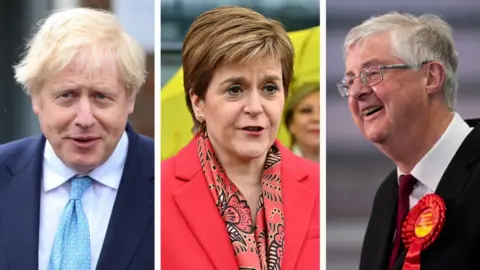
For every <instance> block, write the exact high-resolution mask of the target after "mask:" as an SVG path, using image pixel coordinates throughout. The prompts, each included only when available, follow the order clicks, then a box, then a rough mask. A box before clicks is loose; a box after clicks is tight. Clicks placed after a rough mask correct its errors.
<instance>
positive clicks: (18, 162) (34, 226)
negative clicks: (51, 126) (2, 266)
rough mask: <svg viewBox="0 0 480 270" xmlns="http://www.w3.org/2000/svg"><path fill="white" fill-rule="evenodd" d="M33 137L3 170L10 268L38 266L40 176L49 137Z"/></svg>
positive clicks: (2, 200)
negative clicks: (5, 183)
mask: <svg viewBox="0 0 480 270" xmlns="http://www.w3.org/2000/svg"><path fill="white" fill-rule="evenodd" d="M30 140H33V143H31V144H30V146H28V147H27V148H26V149H24V150H23V151H20V152H18V153H16V154H15V155H16V156H11V157H9V158H10V160H9V161H8V162H7V167H8V168H6V170H5V171H4V172H2V174H1V177H2V178H3V177H4V178H5V179H2V182H3V181H5V182H7V186H6V188H5V189H4V190H3V193H2V194H1V196H0V207H1V212H0V213H1V215H2V216H1V222H2V224H1V226H0V228H2V229H3V231H1V232H0V235H2V238H4V239H5V241H3V242H4V243H3V244H5V245H6V251H7V260H8V265H9V266H10V269H37V268H38V226H39V219H40V214H39V212H40V186H41V185H40V182H41V181H40V179H41V176H42V164H43V148H44V146H45V138H44V137H39V138H38V139H30Z"/></svg>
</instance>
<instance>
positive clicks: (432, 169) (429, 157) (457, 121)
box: [397, 113, 473, 209]
mask: <svg viewBox="0 0 480 270" xmlns="http://www.w3.org/2000/svg"><path fill="white" fill-rule="evenodd" d="M472 129H473V128H471V127H469V126H468V124H467V123H466V122H465V121H464V120H463V119H462V118H461V117H460V115H459V114H458V113H455V114H454V117H453V119H452V121H451V122H450V124H449V125H448V127H447V129H446V130H445V132H444V133H443V135H442V136H441V137H440V139H439V140H438V141H437V143H436V144H435V145H434V146H433V147H432V148H431V149H430V151H428V152H427V154H426V155H425V156H424V157H423V158H422V159H421V160H420V161H419V162H418V163H417V165H415V167H414V168H413V170H412V172H411V175H413V176H414V177H415V178H416V179H417V180H418V182H417V184H416V186H415V188H414V190H413V191H412V194H410V200H409V203H410V209H412V208H413V207H414V206H415V205H416V204H417V203H418V201H419V200H420V199H421V198H422V197H423V196H425V195H427V194H432V193H434V192H435V190H436V189H437V186H438V183H439V182H440V180H441V179H442V176H443V174H444V173H445V171H446V169H447V167H448V164H450V161H452V159H453V156H454V155H455V153H456V152H457V150H458V149H459V148H460V146H461V145H462V143H463V141H464V140H465V138H466V137H467V136H468V134H469V133H470V131H472ZM397 174H398V178H397V181H398V183H399V184H400V176H401V175H402V174H404V173H402V172H401V171H400V169H399V168H397Z"/></svg>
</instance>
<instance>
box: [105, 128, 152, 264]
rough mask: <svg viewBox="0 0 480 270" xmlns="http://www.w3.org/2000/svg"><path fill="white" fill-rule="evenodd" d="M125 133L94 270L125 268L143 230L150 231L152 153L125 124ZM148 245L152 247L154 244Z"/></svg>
mask: <svg viewBox="0 0 480 270" xmlns="http://www.w3.org/2000/svg"><path fill="white" fill-rule="evenodd" d="M127 134H128V139H129V146H128V155H127V160H126V162H125V168H124V171H123V176H122V180H121V183H120V187H119V189H118V193H117V197H116V199H115V204H114V207H113V211H112V215H111V217H110V222H109V225H108V229H107V233H106V235H105V241H104V243H103V247H102V251H101V253H100V258H99V261H98V264H97V269H98V270H100V269H102V270H103V269H105V270H107V269H126V268H127V267H128V265H129V263H130V262H131V260H132V257H133V255H134V253H135V251H136V249H137V247H138V245H139V244H140V242H141V241H142V239H143V238H144V236H145V234H146V232H147V231H148V230H152V231H153V226H154V219H153V218H154V183H153V178H154V166H153V164H154V153H153V151H151V149H150V147H148V146H147V145H146V143H144V142H142V141H141V139H140V137H139V135H138V134H136V133H134V132H133V131H132V130H131V128H130V127H127ZM145 155H151V157H148V156H146V157H145ZM152 244H153V240H152ZM151 248H152V250H153V249H154V246H153V245H152V247H151Z"/></svg>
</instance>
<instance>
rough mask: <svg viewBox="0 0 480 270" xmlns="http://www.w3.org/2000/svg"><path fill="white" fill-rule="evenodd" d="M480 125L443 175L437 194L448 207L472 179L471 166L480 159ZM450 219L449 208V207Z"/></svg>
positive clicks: (464, 142)
mask: <svg viewBox="0 0 480 270" xmlns="http://www.w3.org/2000/svg"><path fill="white" fill-rule="evenodd" d="M479 141H480V125H477V127H475V128H474V129H473V130H472V131H471V132H470V134H469V135H468V136H467V138H465V140H464V141H463V143H462V145H461V146H460V148H459V149H458V151H457V153H456V154H455V156H454V157H453V159H452V161H451V162H450V164H449V165H448V167H447V170H446V171H445V173H444V174H443V177H442V179H441V180H440V183H439V184H438V187H437V190H436V191H435V193H436V194H438V195H440V196H441V197H442V198H443V199H444V201H445V203H446V204H447V205H453V204H455V202H456V200H457V199H458V197H459V196H460V194H461V192H462V191H463V189H464V188H465V186H466V185H467V183H468V181H469V179H470V171H469V166H470V164H472V163H473V162H475V161H477V160H478V159H479V158H480V144H479V143H478V142H479ZM447 219H448V207H447Z"/></svg>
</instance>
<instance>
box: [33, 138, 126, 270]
mask: <svg viewBox="0 0 480 270" xmlns="http://www.w3.org/2000/svg"><path fill="white" fill-rule="evenodd" d="M127 152H128V136H127V134H126V133H125V132H124V133H123V135H122V137H121V139H120V141H119V142H118V144H117V146H116V148H115V150H114V151H113V153H112V155H111V156H110V158H109V159H108V160H107V161H106V162H105V163H103V164H102V165H101V166H99V167H98V168H96V169H94V170H93V171H91V172H90V173H89V174H88V175H89V176H90V177H91V178H92V179H93V180H94V181H93V182H92V185H91V186H90V187H89V188H88V189H87V190H86V191H85V193H84V195H83V198H82V205H83V210H84V211H85V215H86V216H87V219H88V225H89V228H90V246H91V261H92V269H95V268H96V265H97V262H98V258H99V256H100V251H101V249H102V245H103V240H104V239H105V234H106V231H107V227H108V223H109V221H110V215H111V213H112V209H113V204H114V202H115V198H116V196H117V190H118V187H119V185H120V180H121V178H122V174H123V167H124V165H125V160H126V158H127ZM75 175H78V174H77V173H76V172H75V171H74V170H72V169H70V168H69V167H67V166H66V165H65V164H64V163H63V162H62V161H61V160H60V159H59V158H58V157H57V155H56V154H55V153H54V151H53V148H52V146H51V144H50V143H49V142H48V141H47V142H46V143H45V150H44V154H43V176H42V190H41V194H40V226H39V247H38V259H39V261H38V262H39V264H38V265H39V266H38V269H39V270H46V269H47V267H48V263H49V260H50V253H51V250H52V247H53V242H54V239H55V234H56V232H57V229H58V226H59V225H60V220H61V217H62V214H63V211H64V208H65V206H66V205H67V203H68V201H69V199H70V189H71V182H70V181H68V180H69V179H71V178H72V177H73V176H75Z"/></svg>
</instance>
